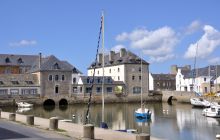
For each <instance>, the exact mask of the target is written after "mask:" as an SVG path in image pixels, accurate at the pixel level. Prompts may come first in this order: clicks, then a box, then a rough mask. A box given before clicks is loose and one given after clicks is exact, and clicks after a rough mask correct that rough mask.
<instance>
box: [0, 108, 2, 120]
mask: <svg viewBox="0 0 220 140" xmlns="http://www.w3.org/2000/svg"><path fill="white" fill-rule="evenodd" d="M1 115H2V109H1V108H0V119H1Z"/></svg>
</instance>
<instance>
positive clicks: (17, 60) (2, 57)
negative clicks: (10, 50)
mask: <svg viewBox="0 0 220 140" xmlns="http://www.w3.org/2000/svg"><path fill="white" fill-rule="evenodd" d="M38 58H39V56H38V55H14V54H0V65H4V66H5V65H6V66H7V65H8V66H22V65H23V66H31V65H32V64H33V62H34V61H35V60H36V59H38ZM7 60H8V62H6V61H7Z"/></svg>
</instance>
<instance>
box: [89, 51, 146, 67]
mask: <svg viewBox="0 0 220 140" xmlns="http://www.w3.org/2000/svg"><path fill="white" fill-rule="evenodd" d="M123 49H124V48H123ZM124 50H125V49H124ZM112 52H113V57H112V60H109V55H110V54H107V55H105V67H108V66H115V65H121V64H141V58H140V57H139V56H137V55H136V54H134V53H132V52H130V51H126V50H125V54H124V56H122V57H120V52H117V53H116V52H114V51H112ZM142 64H145V65H149V63H148V62H146V61H145V60H144V59H142ZM94 66H96V68H99V67H102V63H99V62H97V63H96V64H95V62H93V63H92V64H91V65H90V66H89V68H88V69H91V68H94Z"/></svg>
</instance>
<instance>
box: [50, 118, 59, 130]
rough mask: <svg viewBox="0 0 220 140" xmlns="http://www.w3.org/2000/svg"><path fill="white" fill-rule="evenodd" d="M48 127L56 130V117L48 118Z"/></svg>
mask: <svg viewBox="0 0 220 140" xmlns="http://www.w3.org/2000/svg"><path fill="white" fill-rule="evenodd" d="M49 129H51V130H57V129H58V117H52V118H50V126H49Z"/></svg>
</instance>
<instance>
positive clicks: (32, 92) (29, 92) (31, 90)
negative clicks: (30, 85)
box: [21, 89, 37, 95]
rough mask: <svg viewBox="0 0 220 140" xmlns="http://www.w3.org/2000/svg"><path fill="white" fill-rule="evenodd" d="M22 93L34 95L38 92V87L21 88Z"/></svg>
mask: <svg viewBox="0 0 220 140" xmlns="http://www.w3.org/2000/svg"><path fill="white" fill-rule="evenodd" d="M21 94H22V95H28V94H29V95H34V94H37V89H21Z"/></svg>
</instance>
